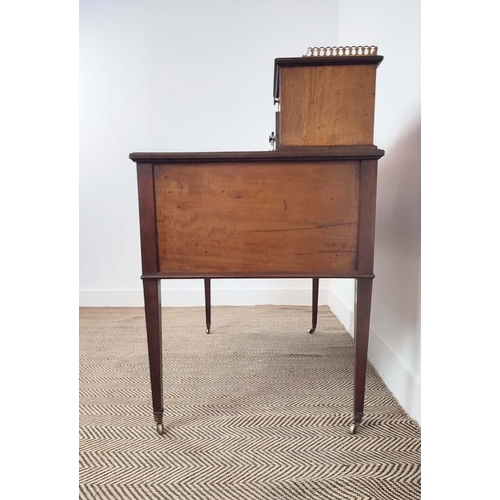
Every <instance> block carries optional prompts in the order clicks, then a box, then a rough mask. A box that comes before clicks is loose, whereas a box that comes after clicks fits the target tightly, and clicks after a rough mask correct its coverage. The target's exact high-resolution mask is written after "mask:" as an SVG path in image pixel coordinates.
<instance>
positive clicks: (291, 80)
mask: <svg viewBox="0 0 500 500" xmlns="http://www.w3.org/2000/svg"><path fill="white" fill-rule="evenodd" d="M280 72H281V73H280V96H281V97H280V98H281V109H280V113H281V114H280V146H281V147H286V146H333V145H361V144H373V121H374V110H375V73H376V66H374V65H345V66H294V67H283V68H280Z"/></svg>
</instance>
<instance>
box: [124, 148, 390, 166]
mask: <svg viewBox="0 0 500 500" xmlns="http://www.w3.org/2000/svg"><path fill="white" fill-rule="evenodd" d="M382 156H384V151H383V150H381V149H378V148H377V146H374V145H373V144H370V145H361V146H320V147H318V146H317V147H304V145H302V146H298V147H288V148H280V150H279V151H208V152H199V153H198V152H197V153H191V152H189V153H183V152H174V153H153V152H152V153H130V155H129V158H130V159H131V160H132V161H135V162H137V163H153V164H159V163H187V164H190V163H202V162H204V163H213V162H218V163H219V162H226V163H237V162H241V163H247V162H262V163H268V162H270V161H271V162H278V161H282V162H289V161H332V160H340V159H343V160H363V159H365V160H368V159H377V160H378V159H379V158H381V157H382Z"/></svg>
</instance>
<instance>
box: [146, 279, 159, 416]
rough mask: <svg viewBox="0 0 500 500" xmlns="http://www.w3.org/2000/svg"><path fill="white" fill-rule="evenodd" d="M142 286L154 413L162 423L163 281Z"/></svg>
mask: <svg viewBox="0 0 500 500" xmlns="http://www.w3.org/2000/svg"><path fill="white" fill-rule="evenodd" d="M142 284H143V288H144V309H145V313H146V333H147V339H148V358H149V376H150V381H151V393H152V396H153V412H154V414H155V415H157V416H158V417H157V418H158V419H159V421H160V422H161V415H162V414H163V361H162V326H161V325H162V322H161V319H162V318H161V280H144V281H143V282H142ZM157 421H158V420H157Z"/></svg>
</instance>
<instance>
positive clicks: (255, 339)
mask: <svg viewBox="0 0 500 500" xmlns="http://www.w3.org/2000/svg"><path fill="white" fill-rule="evenodd" d="M80 325H81V335H80V340H81V344H80V353H81V365H80V368H81V378H80V404H81V406H80V436H81V442H80V443H81V444H80V467H81V468H80V498H81V499H99V500H101V499H201V500H212V499H213V500H225V499H238V500H243V499H259V500H260V499H264V500H268V499H269V500H274V499H276V500H278V499H280V500H281V499H283V500H292V499H346V500H354V499H365V500H367V499H376V500H382V499H394V500H405V499H418V498H420V428H419V426H418V425H417V424H416V423H415V422H414V421H413V420H412V419H411V418H410V417H408V415H406V414H405V412H404V411H403V410H402V408H401V407H400V406H399V405H398V403H397V401H396V400H395V399H394V397H393V396H392V394H391V393H390V392H389V391H388V390H387V388H386V387H385V385H384V384H383V383H382V382H381V380H380V379H379V377H378V376H377V374H376V373H375V371H374V370H373V368H371V367H370V368H369V371H368V376H367V400H366V407H365V412H366V416H365V420H364V421H363V424H362V425H361V427H360V428H359V429H358V432H357V434H355V435H350V434H349V432H348V424H349V422H350V421H351V416H352V415H351V412H352V378H353V375H352V373H353V362H352V359H353V352H354V351H353V341H352V338H351V337H350V335H349V334H348V333H347V332H346V331H345V330H344V329H343V327H342V326H341V324H340V323H339V322H338V320H337V319H336V318H335V316H334V315H333V314H332V313H331V312H330V310H329V309H328V307H326V306H324V307H320V310H319V315H318V329H317V333H315V334H314V335H308V334H307V333H306V332H307V329H308V328H309V327H310V308H309V307H278V306H256V307H214V308H213V310H212V333H211V334H210V335H206V334H205V326H204V325H205V319H204V309H203V308H201V307H197V308H166V309H164V310H163V342H164V344H163V350H164V362H163V366H164V385H165V387H164V397H165V402H164V404H165V416H164V425H165V427H166V434H165V435H164V436H159V435H158V434H157V433H156V429H155V425H154V421H153V414H152V406H151V393H150V385H149V372H148V359H147V349H146V333H145V321H144V312H143V309H138V308H127V309H112V308H109V309H90V308H89V309H82V310H81V322H80Z"/></svg>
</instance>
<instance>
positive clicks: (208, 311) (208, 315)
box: [205, 278, 212, 333]
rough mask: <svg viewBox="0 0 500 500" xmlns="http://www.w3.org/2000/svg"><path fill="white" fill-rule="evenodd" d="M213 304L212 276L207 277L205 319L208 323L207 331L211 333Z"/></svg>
mask: <svg viewBox="0 0 500 500" xmlns="http://www.w3.org/2000/svg"><path fill="white" fill-rule="evenodd" d="M211 307H212V306H211V304H210V278H205V319H206V323H207V333H210V323H211V312H212V311H211Z"/></svg>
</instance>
